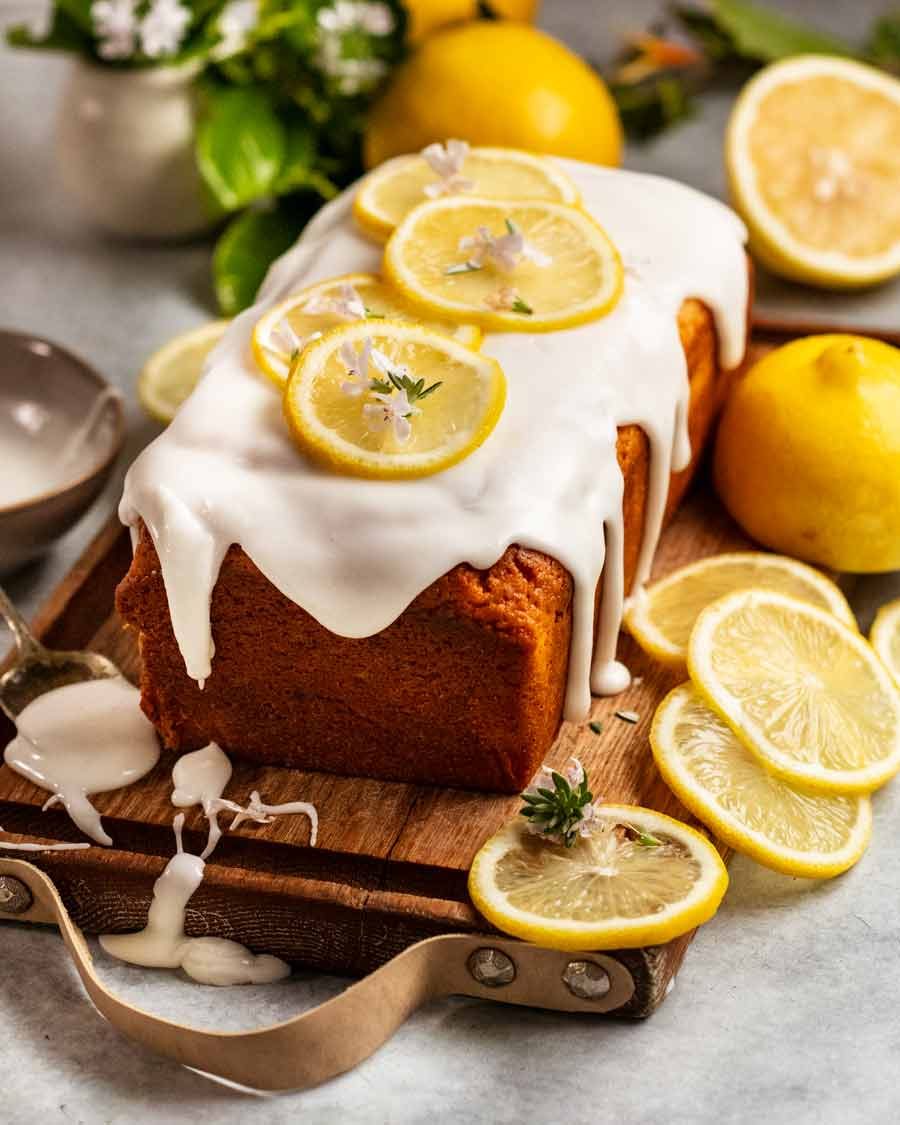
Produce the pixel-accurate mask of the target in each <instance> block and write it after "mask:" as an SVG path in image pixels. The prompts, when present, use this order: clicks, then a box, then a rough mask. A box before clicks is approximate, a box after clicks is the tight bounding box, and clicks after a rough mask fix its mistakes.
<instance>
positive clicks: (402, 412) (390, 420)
mask: <svg viewBox="0 0 900 1125" xmlns="http://www.w3.org/2000/svg"><path fill="white" fill-rule="evenodd" d="M373 397H374V398H375V399H376V400H377V401H376V402H367V403H366V405H365V406H364V407H363V414H364V415H365V419H366V426H367V427H368V428H369V430H371V431H372V432H373V433H377V432H378V431H379V430H390V429H393V431H394V437H395V438H396V439H397V441H398V442H399V443H400V444H401V445H405V444H406V442H408V441H409V438H410V435H411V434H412V423H411V422H410V418H411V417H412V415H414V414H418V413H419V410H418V408H417V407H415V406H413V404H412V403H411V402H410V401H409V396H408V395H407V393H406V391H402V390H398V391H393V392H392V393H391V394H383V393H382V392H380V391H379V392H378V393H376V394H375V395H374V396H373Z"/></svg>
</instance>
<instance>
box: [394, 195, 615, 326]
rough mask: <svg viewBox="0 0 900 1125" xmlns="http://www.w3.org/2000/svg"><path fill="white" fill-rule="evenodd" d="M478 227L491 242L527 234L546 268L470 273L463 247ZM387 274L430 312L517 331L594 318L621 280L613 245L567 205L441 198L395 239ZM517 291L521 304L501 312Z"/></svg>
mask: <svg viewBox="0 0 900 1125" xmlns="http://www.w3.org/2000/svg"><path fill="white" fill-rule="evenodd" d="M480 228H486V230H487V231H488V232H489V234H490V235H491V236H492V237H494V238H503V237H504V236H505V235H506V234H507V233H508V232H510V231H511V230H516V231H519V232H521V234H522V236H523V238H524V240H525V243H526V245H527V247H529V248H530V249H531V250H533V251H534V252H535V253H536V254H537V255H539V256H544V258H543V264H539V262H538V261H534V260H529V259H528V258H527V257H525V258H522V259H520V260H519V261H518V262H517V263H516V264H515V266H514V268H511V269H500V268H499V267H498V266H497V265H496V264H495V263H494V262H493V261H492V260H491V258H490V257H489V258H487V259H486V260H485V262H484V264H483V266H482V267H481V268H479V269H476V270H473V271H467V270H465V268H464V265H465V262H466V261H467V260H469V259H470V258H471V255H472V251H471V250H469V249H466V248H464V247H461V243H463V240H464V239H468V238H472V237H474V236H476V235H477V234H478V232H479V229H480ZM384 269H385V274H386V276H387V278H388V280H389V281H390V282H391V283H392V284H393V285H395V286H396V287H397V288H398V289H400V290H401V291H402V292H403V293H404V294H405V295H406V296H407V297H408V298H409V299H410V301H412V302H413V303H415V304H416V305H418V306H419V307H421V308H422V309H424V310H427V311H429V312H431V313H433V314H437V315H443V316H453V317H457V318H462V319H465V320H472V321H474V322H475V323H477V324H481V325H483V326H484V327H486V328H498V329H503V330H506V331H516V332H548V331H552V330H555V329H560V328H567V327H571V326H572V325H576V324H582V323H584V322H586V321H590V320H596V319H597V318H598V317H600V316H603V314H604V313H606V312H609V310H610V309H611V308H612V307H613V306H614V305H615V303H616V301H617V300H618V299H619V296H620V295H621V291H622V277H623V275H622V263H621V261H620V259H619V255H618V252H617V250H616V248H615V246H614V245H613V244H612V242H611V241H610V239H609V237H608V236H607V234H606V232H605V231H604V230H603V229H602V228H601V227H600V226H598V224H597V223H595V222H594V220H593V219H592V218H590V216H588V215H587V214H585V213H584V212H583V211H580V210H578V209H576V208H574V207H569V206H567V205H565V204H560V203H540V202H533V203H521V202H503V201H492V200H482V199H470V198H468V197H465V196H450V197H447V198H443V199H435V200H432V201H431V202H429V203H422V204H420V205H419V206H418V207H417V208H415V209H414V210H413V211H411V212H410V213H409V215H407V217H406V218H405V219H404V220H403V222H402V223H401V224H400V225H399V226H398V227H397V229H396V230H395V231H394V233H393V235H391V238H390V241H389V242H388V244H387V247H386V248H385V256H384ZM448 270H450V271H451V272H450V273H448V272H447V271H448ZM454 271H458V272H454ZM511 294H512V295H514V296H517V297H518V298H520V299H521V302H522V304H520V305H518V307H516V306H515V305H514V303H513V301H509V302H508V303H507V304H506V305H504V304H503V301H502V298H503V297H504V295H506V296H507V297H508V296H510V295H511Z"/></svg>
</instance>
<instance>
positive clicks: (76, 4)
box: [55, 0, 94, 34]
mask: <svg viewBox="0 0 900 1125" xmlns="http://www.w3.org/2000/svg"><path fill="white" fill-rule="evenodd" d="M55 8H56V11H59V12H65V14H66V15H67V16H68V17H69V19H71V21H72V22H73V23H74V24H75V25H76V26H77V27H80V28H81V29H82V30H83V31H86V32H88V34H92V33H93V30H94V21H93V20H92V19H91V0H56V4H55Z"/></svg>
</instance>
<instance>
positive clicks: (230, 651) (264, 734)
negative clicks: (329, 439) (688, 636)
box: [117, 300, 725, 792]
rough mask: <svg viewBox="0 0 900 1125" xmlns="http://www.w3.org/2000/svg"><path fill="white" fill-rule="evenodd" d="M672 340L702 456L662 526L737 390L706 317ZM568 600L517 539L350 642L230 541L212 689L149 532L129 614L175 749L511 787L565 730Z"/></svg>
mask: <svg viewBox="0 0 900 1125" xmlns="http://www.w3.org/2000/svg"><path fill="white" fill-rule="evenodd" d="M678 328H679V332H680V335H681V340H682V344H683V347H684V350H685V354H686V356H687V361H688V370H689V374H690V380H691V405H690V415H689V429H690V436H691V448H692V451H693V456H692V460H691V464H690V465H689V466H688V467H687V468H686V469H685V470H684V471H682V472H680V473H677V474H674V475H673V476H672V480H671V485H670V490H669V498H668V505H667V512H666V516H667V518H668V517H669V516H670V515H671V513H672V512H673V511H674V509H675V507H676V506H677V504H678V502H679V501H680V499H681V497H682V496H683V494H684V490H685V489H686V487H687V485H688V483H689V481H690V479H691V477H692V476H693V473H694V471H695V469H696V466H697V462H698V460H699V457H700V455H701V453H702V450H703V447H704V444H705V441H706V438H707V436H708V434H709V432H710V429H711V427H712V423H713V420H714V418H715V415H716V412H717V410H718V407H719V405H720V404H721V399H722V397H723V392H724V384H725V379H724V378H723V377H721V376H720V374H719V372H718V369H717V358H716V357H717V346H716V332H715V327H714V323H713V319H712V316H711V314H710V312H709V311H708V309H707V308H706V307H705V306H703V305H702V304H700V303H699V302H698V301H695V300H688V301H686V302H684V304H683V305H682V307H681V309H680V311H679V315H678ZM617 454H618V460H619V464H620V467H621V469H622V474H623V479H624V496H623V515H624V528H625V547H624V550H625V578H626V589H627V588H628V587H630V585H631V582H632V580H633V577H634V573H635V569H636V566H637V559H638V554H639V551H640V544H641V537H642V532H643V523H644V515H645V510H646V502H647V487H648V472H649V442H648V440H647V437H646V435H645V434H644V433H643V432H642V431H641V430H640V429H639V428H638V427H636V426H626V427H623V428H621V429H620V430H619V433H618V442H617ZM600 533H601V531H600V529H598V534H600ZM572 596H573V584H572V579H571V577H570V576H569V574H568V572H567V571H566V569H565V568H564V567H563V566H562V565H561V564H560V563H559V562H557V561H556V560H555V559H552V558H549V557H548V556H546V555H543V554H541V553H540V552H538V551H534V550H529V549H526V548H524V547H519V546H515V545H514V546H511V547H510V548H508V549H507V551H506V552H505V553H504V554H503V556H502V557H501V558H500V559H499V560H498V561H497V562H496V563H495V564H494V566H492V567H490V568H489V569H488V570H481V571H480V570H476V569H474V568H473V567H471V566H468V565H467V564H461V565H459V566H456V567H454V568H453V569H452V570H451V571H450V572H449V573H448V574H445V575H444V576H443V577H442V578H439V579H438V580H437V581H436V582H434V583H433V584H432V585H431V586H429V587H428V588H427V589H426V590H424V591H423V592H422V593H421V594H420V595H419V596H418V597H417V598H416V599H415V600H414V601H413V602H412V603H411V604H410V605H409V607H408V608H407V609H406V610H405V611H404V612H403V613H402V614H401V615H400V617H399V618H398V619H397V620H396V621H395V622H393V624H391V625H390V626H389V627H388V628H387V629H385V630H383V631H382V632H380V633H378V634H375V635H374V636H371V637H365V638H362V639H350V638H346V637H338V636H336V635H335V634H333V633H330V632H329V631H328V630H327V629H325V628H323V627H322V626H321V625H319V623H318V622H316V621H315V620H314V619H313V618H312V617H310V615H309V614H307V613H306V612H305V611H304V610H303V609H301V608H300V607H299V606H297V605H295V604H294V603H293V602H291V601H290V600H289V599H287V598H286V597H284V595H283V594H281V593H280V592H279V591H278V590H277V589H276V588H275V587H274V586H273V585H272V584H271V583H270V582H269V581H268V580H267V579H266V578H265V577H264V576H263V575H262V573H261V572H260V571H259V569H258V568H257V567H256V566H255V565H254V563H253V562H252V561H251V560H250V559H249V557H248V556H247V555H246V554H245V553H244V552H243V551H242V550H241V548H240V547H238V546H232V547H231V548H230V549H229V550H228V552H227V554H226V557H225V560H224V562H223V564H222V568H221V571H220V574H219V578H218V581H217V583H216V587H215V590H214V592H213V599H212V609H211V620H212V631H213V638H214V641H215V646H216V655H215V659H214V662H213V670H212V674H211V676H210V677H209V679H208V680H207V683H206V685H205V687H204V689H203V691H201V690H200V689H199V687H198V686H197V684H195V683H194V681H192V680H191V679H189V678H188V676H187V674H186V672H185V669H184V662H183V660H182V658H181V654H180V652H179V649H178V646H177V643H176V641H175V637H174V634H173V632H172V625H171V621H170V618H169V613H168V604H167V601H166V593H165V587H164V585H163V581H162V575H161V572H160V567H159V560H158V558H157V555H156V551H155V548H154V546H153V543H152V540H151V538H150V536H149V533H148V532H147V530H146V528H144V527H143V526H142V527H141V529H140V536H139V540H138V545H137V549H136V551H135V555H134V560H133V563H132V566H131V569H130V570H129V572H128V574H127V575H126V577H125V578H124V579H123V581H122V583H121V584H120V586H119V589H118V592H117V607H118V610H119V612H120V614H121V615H122V617H123V618H124V620H125V621H126V622H127V623H128V624H129V625H131V626H133V627H134V628H135V629H137V630H138V632H139V636H140V649H141V655H142V673H141V703H142V707H143V709H144V711H145V712H146V714H147V715H148V717H149V718H150V720H151V721H152V722H153V723H154V724H155V725H156V727H157V729H158V730H159V732H160V734H161V735H162V738H163V740H164V742H165V743H166V745H167V746H169V747H173V748H176V749H179V750H189V749H195V748H197V747H199V746H202V745H204V744H205V743H207V742H209V741H215V742H218V743H219V744H220V745H221V746H222V747H223V749H225V750H226V751H229V752H231V753H234V754H236V755H238V756H242V757H245V758H249V759H252V760H255V761H260V762H267V763H278V764H282V765H287V766H294V767H297V768H302V769H316V770H326V771H330V772H334V773H340V774H359V775H365V776H371V777H379V778H387V779H396V780H402V781H412V782H425V783H433V784H439V785H454V786H463V787H466V788H475V789H489V790H499V791H502V792H515V791H518V790H520V789H522V788H523V787H524V786H525V785H526V784H527V783H528V781H529V779H530V778H531V776H532V775H533V773H534V771H535V770H536V769H537V767H538V766H539V765H540V763H541V761H542V760H543V758H544V756H545V754H546V753H547V751H548V750H549V748H550V745H551V744H552V742H553V739H554V738H555V736H556V732H557V730H558V728H559V723H560V716H561V713H562V706H563V697H564V693H565V686H566V670H567V663H568V654H569V641H570V637H571V627H572Z"/></svg>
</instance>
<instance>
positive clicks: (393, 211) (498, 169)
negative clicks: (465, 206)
mask: <svg viewBox="0 0 900 1125" xmlns="http://www.w3.org/2000/svg"><path fill="white" fill-rule="evenodd" d="M459 143H460V142H458V141H457V142H454V141H449V142H448V144H447V150H449V152H451V153H452V147H451V146H453V145H458V144H459ZM432 147H434V146H429V149H430V148H432ZM437 147H438V148H439V149H444V146H437ZM467 148H468V146H463V149H461V150H460V155H461V156H462V153H463V151H464V150H465V149H467ZM424 152H426V153H427V152H428V149H426V150H424ZM444 159H447V157H446V155H445V156H444ZM457 164H458V169H457V170H456V172H455V174H454V175H453V176H452V177H451V176H447V177H441V176H440V175H439V174H438V173H437V172H436V171H434V169H433V168H432V167H431V166H430V164H429V162H428V160H427V159H426V157H425V156H424V155H423V154H422V153H417V154H416V155H415V156H398V157H395V158H394V159H393V160H388V161H387V162H386V163H385V164H382V165H381V167H380V168H376V169H375V171H374V172H370V173H369V175H368V176H366V177H365V179H364V180H363V181H362V183H361V184H360V187H359V191H358V192H357V193H356V196H355V198H354V200H353V215H354V217H355V218H356V221H357V223H358V224H359V225H360V227H361V228H362V229H363V230H364V231H365V232H366V233H367V234H369V235H371V236H372V237H374V238H377V239H379V241H382V242H383V241H385V240H386V239H387V238H388V236H389V235H390V233H391V231H393V229H394V227H396V226H397V224H398V223H400V222H401V221H402V219H403V218H404V217H405V216H406V215H407V214H408V213H409V212H410V211H411V210H412V209H413V208H414V207H416V206H418V204H420V203H424V202H425V200H427V199H428V198H429V197H430V195H431V194H432V193H433V194H434V195H435V196H438V195H440V194H441V193H442V192H443V191H447V192H448V193H450V194H455V193H456V192H461V193H462V194H467V195H476V196H478V197H479V198H480V199H546V200H550V201H551V202H555V203H577V202H578V189H577V188H576V187H575V185H574V184H573V183H572V181H571V180H570V179H569V177H568V176H567V175H566V174H565V173H564V172H562V171H561V170H560V169H559V168H557V167H556V166H555V165H554V164H552V163H551V162H550V161H549V160H544V159H542V158H541V157H539V156H534V155H533V154H532V153H529V152H520V151H519V150H518V149H511V148H472V149H468V151H467V152H465V155H464V156H462V159H461V160H459V161H457Z"/></svg>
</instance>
